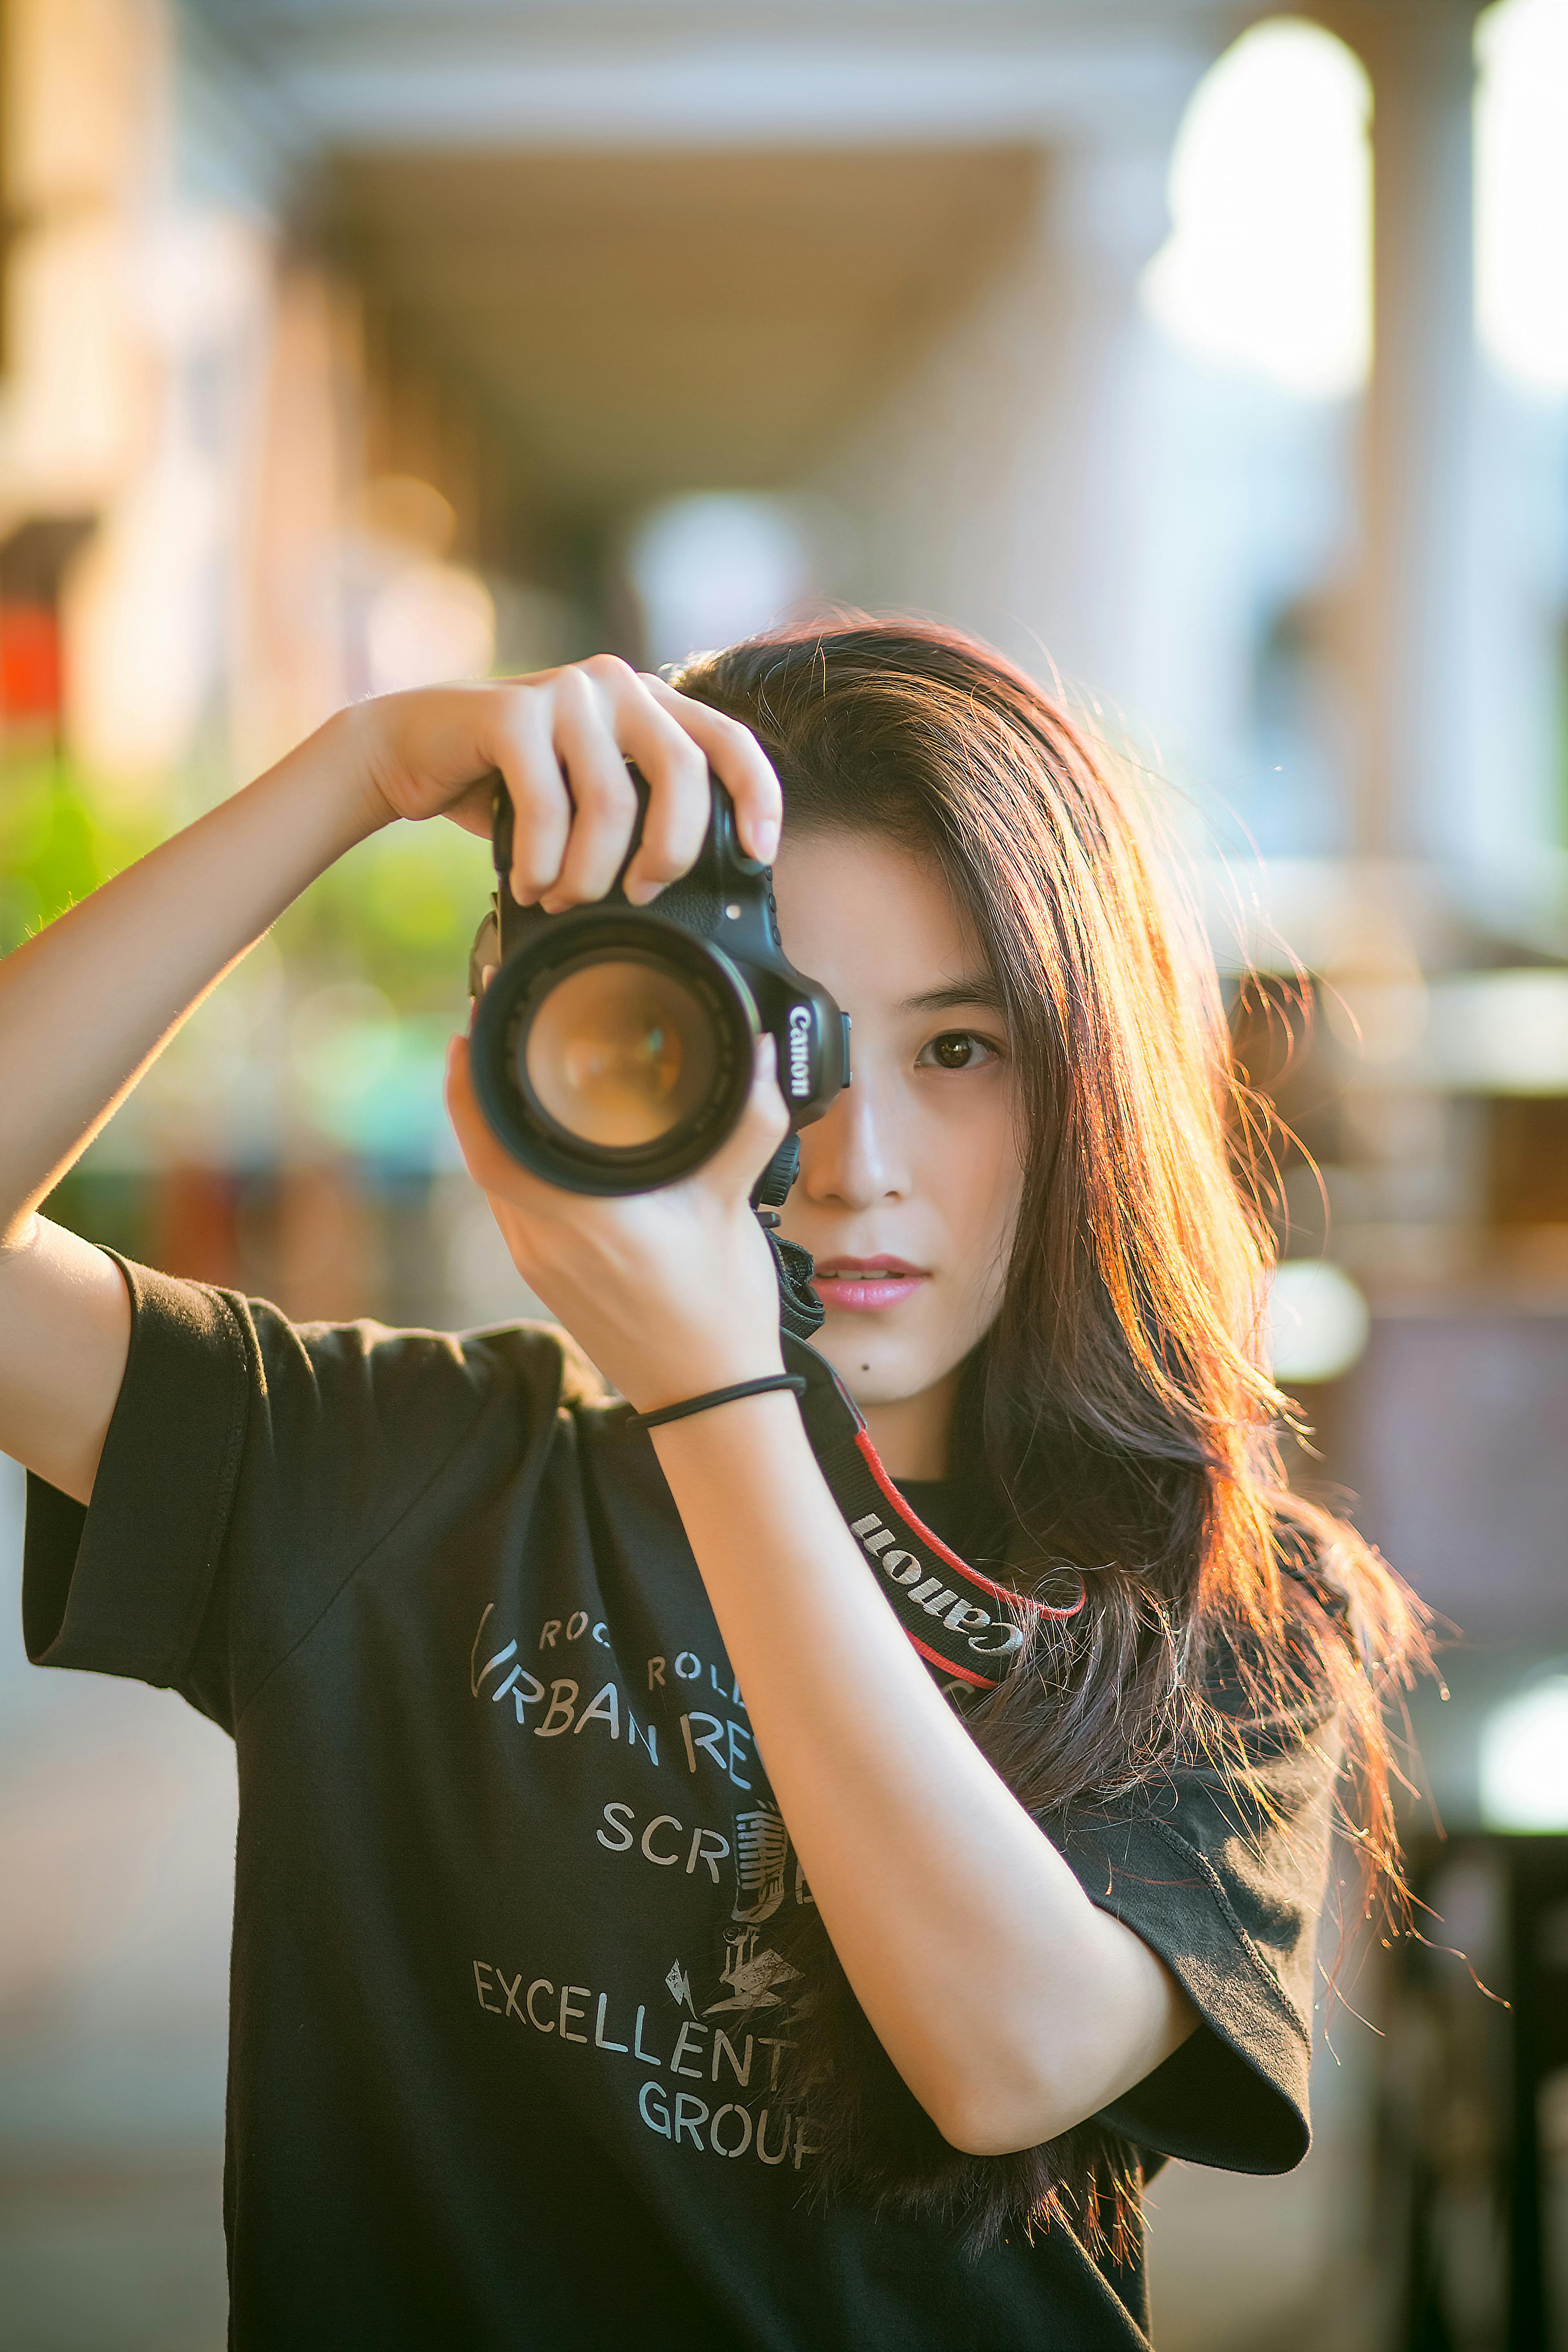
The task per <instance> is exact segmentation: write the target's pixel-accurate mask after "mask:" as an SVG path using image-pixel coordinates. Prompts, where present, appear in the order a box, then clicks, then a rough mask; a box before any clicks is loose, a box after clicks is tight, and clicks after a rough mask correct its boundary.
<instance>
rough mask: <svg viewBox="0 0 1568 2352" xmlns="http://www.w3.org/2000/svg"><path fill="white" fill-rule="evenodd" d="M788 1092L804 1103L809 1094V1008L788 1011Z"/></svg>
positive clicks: (807, 1006)
mask: <svg viewBox="0 0 1568 2352" xmlns="http://www.w3.org/2000/svg"><path fill="white" fill-rule="evenodd" d="M789 1090H790V1092H791V1094H792V1095H794V1096H795V1098H796V1100H797V1101H800V1102H804V1101H805V1098H806V1097H807V1096H808V1095H809V1094H810V1092H811V1007H810V1006H809V1005H808V1004H792V1005H791V1006H790V1009H789Z"/></svg>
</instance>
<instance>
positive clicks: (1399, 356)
mask: <svg viewBox="0 0 1568 2352" xmlns="http://www.w3.org/2000/svg"><path fill="white" fill-rule="evenodd" d="M1312 13H1313V14H1315V15H1317V16H1320V17H1321V21H1323V22H1324V23H1325V24H1327V25H1329V26H1331V29H1332V30H1334V31H1335V32H1337V33H1339V34H1340V35H1341V36H1342V37H1343V38H1344V39H1346V40H1347V41H1349V42H1350V43H1351V44H1352V46H1353V47H1355V48H1356V49H1357V50H1358V52H1359V53H1360V55H1361V57H1362V58H1363V62H1364V64H1365V66H1366V68H1367V71H1368V73H1369V75H1370V76H1371V79H1372V84H1373V218H1374V229H1373V238H1374V244H1373V289H1374V293H1373V301H1374V327H1373V377H1372V383H1371V385H1370V388H1369V391H1368V394H1367V403H1366V423H1365V451H1364V472H1363V482H1364V508H1363V527H1364V531H1365V562H1364V571H1363V591H1362V604H1363V610H1362V614H1361V621H1360V627H1359V630H1358V639H1359V645H1358V652H1359V660H1360V666H1361V672H1362V706H1363V729H1364V732H1363V752H1362V759H1361V763H1360V773H1359V776H1358V779H1357V790H1356V801H1355V808H1354V811H1353V839H1354V845H1355V846H1356V848H1357V849H1358V850H1360V852H1361V853H1362V854H1363V856H1394V857H1413V858H1419V859H1426V860H1430V861H1432V862H1435V863H1440V862H1443V860H1444V859H1445V858H1446V857H1447V858H1450V859H1451V858H1452V857H1454V856H1457V855H1458V853H1459V850H1460V847H1461V844H1462V840H1463V835H1464V830H1465V805H1464V803H1465V793H1466V784H1467V775H1468V765H1469V744H1470V728H1471V692H1472V682H1471V675H1470V672H1471V665H1470V661H1469V658H1468V635H1467V629H1466V598H1467V590H1468V567H1469V528H1468V515H1469V502H1470V495H1471V490H1470V411H1471V389H1472V382H1473V373H1474V328H1473V310H1472V278H1473V272H1472V259H1471V254H1472V241H1473V240H1472V229H1471V212H1472V174H1471V101H1472V92H1473V84H1474V62H1473V55H1474V27H1475V19H1476V16H1477V14H1478V5H1477V0H1383V5H1376V6H1371V5H1366V0H1352V4H1351V5H1346V6H1336V5H1328V6H1324V7H1320V8H1318V9H1316V10H1314V11H1313V12H1312Z"/></svg>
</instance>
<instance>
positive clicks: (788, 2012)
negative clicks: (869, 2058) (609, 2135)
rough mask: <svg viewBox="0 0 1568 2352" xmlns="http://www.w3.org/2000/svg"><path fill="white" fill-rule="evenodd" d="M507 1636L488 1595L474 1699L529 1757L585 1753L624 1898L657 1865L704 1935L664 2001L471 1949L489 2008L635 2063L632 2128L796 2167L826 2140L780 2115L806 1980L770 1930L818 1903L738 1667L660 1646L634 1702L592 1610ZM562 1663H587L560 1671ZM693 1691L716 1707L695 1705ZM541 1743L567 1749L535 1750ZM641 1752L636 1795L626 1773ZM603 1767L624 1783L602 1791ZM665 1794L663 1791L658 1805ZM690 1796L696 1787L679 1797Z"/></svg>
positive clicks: (611, 2063) (676, 1963) (472, 1664)
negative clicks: (748, 1710)
mask: <svg viewBox="0 0 1568 2352" xmlns="http://www.w3.org/2000/svg"><path fill="white" fill-rule="evenodd" d="M503 1630H504V1629H501V1628H498V1626H497V1622H496V1604H495V1603H494V1602H493V1601H492V1602H489V1603H487V1604H486V1606H485V1609H484V1611H483V1612H482V1614H481V1616H480V1619H479V1624H478V1626H477V1628H476V1630H475V1633H474V1639H473V1643H472V1647H471V1651H470V1654H469V1660H468V1691H469V1696H470V1698H471V1699H472V1700H473V1701H474V1703H475V1704H476V1705H477V1706H480V1707H483V1708H489V1709H491V1710H493V1711H494V1712H493V1715H492V1717H491V1719H492V1720H493V1722H494V1723H495V1725H496V1727H497V1729H498V1731H501V1732H502V1733H503V1736H504V1737H505V1738H508V1740H509V1741H510V1740H511V1739H515V1738H518V1737H519V1735H520V1734H521V1735H522V1737H523V1738H524V1741H525V1752H532V1753H534V1754H550V1753H555V1752H560V1753H561V1754H563V1756H569V1757H571V1758H572V1759H574V1764H575V1770H576V1772H577V1773H580V1774H581V1777H582V1780H583V1782H584V1794H585V1795H586V1797H587V1805H586V1808H585V1813H584V1818H585V1819H587V1820H591V1821H592V1823H593V1846H594V1848H595V1851H596V1852H597V1853H598V1854H599V1855H600V1857H601V1859H603V1858H606V1857H608V1858H614V1859H615V1861H616V1862H617V1863H620V1862H622V1861H624V1862H625V1864H627V1865H629V1874H628V1881H627V1884H626V1891H625V1901H626V1905H627V1906H628V1907H632V1906H636V1905H637V1903H638V1902H639V1900H640V1899H641V1897H640V1895H639V1888H638V1882H639V1881H640V1880H641V1878H642V1874H643V1873H644V1872H645V1871H650V1870H651V1871H654V1872H658V1873H659V1874H661V1875H662V1874H666V1873H668V1874H669V1875H668V1882H667V1883H668V1884H669V1885H672V1886H680V1887H684V1888H687V1889H689V1898H688V1897H687V1896H685V1895H683V1896H682V1901H683V1902H686V1901H687V1900H688V1899H689V1916H690V1932H691V1938H692V1940H691V1942H690V1944H689V1946H688V1948H687V1949H686V1950H685V1951H682V1952H680V1953H679V1954H678V1955H677V1956H676V1957H675V1958H673V1959H671V1960H670V1961H669V1964H668V1969H665V1972H664V1974H663V1977H662V1979H661V1990H660V1992H659V1994H658V1996H653V1995H651V1994H650V1995H649V1996H648V1997H647V1998H644V1999H642V2000H637V2001H635V2002H632V2001H627V2000H625V1999H623V1998H621V1997H619V1996H616V1995H615V1994H613V1993H612V1992H610V1991H609V1990H603V1991H601V1990H597V1989H596V1988H595V1987H592V1986H588V1985H582V1984H575V1983H573V1982H571V1981H570V1977H571V1974H572V1971H570V1970H568V1969H562V1968H560V1967H557V1968H555V1969H551V1970H550V1971H549V1972H548V1973H541V1974H538V1975H534V1976H532V1977H530V1974H529V1971H528V1970H527V1969H518V1968H516V1967H515V1966H510V1967H503V1966H502V1965H501V1964H500V1961H499V1960H496V1959H493V1958H490V1959H485V1958H476V1959H475V1960H474V1962H473V1972H474V1990H475V1995H476V1998H477V2000H478V2002H479V2007H480V2008H481V2009H482V2010H483V2011H485V2012H486V2014H487V2015H489V2016H493V2017H496V2018H499V2019H500V2021H501V2022H502V2023H503V2024H515V2025H517V2026H521V2027H522V2028H524V2029H526V2030H527V2031H528V2032H530V2033H531V2035H533V2036H536V2037H538V2038H539V2039H540V2040H542V2041H543V2040H548V2041H550V2042H552V2043H553V2045H554V2047H555V2048H556V2049H557V2050H558V2051H564V2050H566V2049H567V2048H568V2047H570V2046H572V2045H578V2046H580V2047H581V2048H582V2050H583V2052H584V2059H585V2060H586V2061H587V2062H588V2063H595V2064H599V2065H603V2066H608V2067H613V2068H614V2070H615V2075H614V2076H612V2080H614V2079H615V2078H616V2077H617V2076H623V2070H626V2071H625V2073H624V2077H623V2078H624V2080H625V2082H626V2095H627V2096H628V2098H631V2099H632V2101H633V2104H634V2105H635V2107H636V2113H637V2119H638V2121H639V2122H640V2123H641V2125H642V2126H644V2127H646V2128H647V2130H648V2131H649V2132H651V2133H653V2134H654V2135H655V2136H656V2137H658V2138H660V2139H662V2140H664V2141H666V2142H667V2143H668V2146H669V2147H670V2148H671V2149H672V2150H673V2149H677V2148H682V2147H686V2148H691V2149H697V2150H700V2151H702V2152H703V2153H705V2154H707V2155H708V2156H710V2157H720V2158H726V2159H731V2160H732V2159H734V2158H739V2157H742V2156H745V2155H747V2154H750V2155H752V2157H754V2158H755V2159H756V2160H757V2161H759V2162H760V2163H762V2164H763V2165H767V2166H775V2165H776V2166H780V2167H786V2168H787V2169H788V2170H789V2171H791V2172H798V2171H799V2170H800V2168H801V2167H802V2165H803V2164H804V2163H805V2162H806V2161H807V2159H808V2158H810V2157H811V2156H813V2155H814V2154H816V2152H817V2142H816V2134H815V2132H814V2130H813V2127H812V2126H811V2123H810V2121H809V2118H806V2117H804V2116H800V2115H799V2114H797V2113H795V2112H794V2111H793V2110H786V2109H785V2108H784V2105H782V2103H781V2101H780V2098H779V2090H778V2086H779V2079H780V2065H781V2062H782V2060H783V2057H784V2053H785V2052H786V2051H787V2050H788V2049H789V2048H790V2046H791V2036H790V2032H789V2028H790V2025H791V2022H792V2020H793V2017H794V2015H795V2002H796V2000H797V1998H798V1996H799V1994H800V1993H801V1992H802V1991H803V1990H804V1983H803V1979H802V1978H801V1974H800V1971H799V1969H797V1968H796V1967H795V1965H794V1964H793V1963H792V1962H791V1961H789V1960H787V1959H786V1958H784V1954H783V1953H782V1952H781V1951H780V1950H778V1949H777V1948H776V1947H775V1946H774V1945H773V1943H771V1942H770V1941H769V1939H768V1935H767V1923H768V1922H769V1921H770V1920H773V1919H774V1918H775V1917H776V1916H778V1915H779V1914H780V1913H781V1912H782V1911H784V1910H785V1909H788V1908H793V1907H794V1906H800V1905H809V1904H810V1903H811V1902H812V1899H813V1898H812V1895H811V1890H810V1888H809V1887H808V1886H807V1885H806V1882H805V1874H804V1873H803V1871H802V1870H801V1867H800V1864H799V1861H798V1859H797V1857H796V1856H795V1851H794V1848H793V1845H792V1843H791V1841H790V1835H789V1832H788V1829H787V1828H786V1826H785V1823H784V1817H783V1814H782V1813H781V1811H780V1810H779V1808H778V1805H777V1804H776V1802H775V1801H773V1796H772V1792H771V1790H768V1788H767V1785H766V1781H765V1779H764V1777H763V1771H762V1767H761V1764H760V1762H759V1760H758V1758H757V1754H756V1748H755V1743H754V1741H753V1740H752V1735H751V1729H750V1726H749V1724H747V1723H746V1722H745V1721H744V1720H743V1717H744V1712H745V1702H744V1700H743V1699H742V1696H741V1692H740V1686H739V1685H738V1684H737V1683H736V1681H735V1679H734V1677H733V1675H732V1674H731V1670H730V1667H729V1664H728V1661H727V1660H721V1659H716V1658H715V1659H704V1658H701V1657H700V1656H699V1655H698V1654H697V1653H696V1652H695V1651H692V1650H684V1649H681V1650H667V1651H665V1652H664V1653H663V1654H655V1655H653V1656H651V1657H649V1658H648V1659H647V1661H646V1665H645V1667H644V1668H643V1669H642V1670H640V1671H639V1673H638V1675H637V1683H636V1686H635V1687H636V1690H637V1707H636V1708H634V1705H633V1693H632V1686H631V1685H629V1684H628V1678H627V1676H626V1672H625V1665H624V1662H623V1661H622V1660H621V1658H620V1656H619V1654H618V1652H617V1649H616V1644H615V1643H614V1642H613V1640H612V1639H611V1636H610V1632H609V1628H608V1626H607V1624H605V1622H602V1621H600V1622H595V1619H594V1618H593V1616H592V1615H591V1613H590V1612H588V1611H586V1610H583V1609H579V1610H576V1611H574V1612H570V1613H569V1614H566V1615H564V1616H559V1617H550V1618H546V1619H544V1620H543V1621H542V1624H541V1625H540V1627H539V1629H538V1633H537V1635H536V1636H535V1637H533V1638H531V1639H529V1640H528V1641H527V1642H526V1644H525V1643H524V1641H523V1640H522V1639H521V1638H520V1637H518V1636H515V1635H511V1636H510V1637H509V1638H506V1639H502V1631H503ZM595 1652H596V1653H597V1654H598V1656H599V1657H600V1658H601V1659H602V1661H603V1670H604V1672H603V1675H602V1678H600V1679H599V1681H598V1687H597V1688H595V1687H594V1686H593V1685H594V1681H595V1676H594V1675H592V1674H591V1673H590V1672H588V1671H585V1668H586V1666H587V1662H588V1660H589V1659H591V1658H593V1657H594V1656H595ZM541 1653H543V1654H544V1660H543V1662H544V1664H545V1671H543V1672H536V1671H535V1670H534V1667H533V1666H532V1665H531V1664H529V1663H527V1661H528V1659H530V1658H532V1659H536V1660H537V1659H539V1658H540V1655H541ZM579 1660H581V1661H582V1664H578V1661H579ZM568 1661H570V1662H571V1663H572V1664H573V1666H574V1669H575V1671H574V1672H572V1673H570V1674H568V1673H566V1672H564V1671H550V1669H552V1668H555V1667H557V1666H559V1667H560V1668H564V1667H565V1666H566V1664H567V1663H568ZM696 1696H702V1697H704V1698H706V1697H709V1696H711V1697H712V1698H713V1699H714V1700H715V1702H716V1703H717V1705H716V1706H714V1707H709V1706H694V1705H692V1704H691V1701H692V1699H693V1698H694V1697H696ZM637 1708H640V1710H641V1713H640V1714H639V1713H638V1712H637ZM547 1739H562V1740H566V1741H569V1742H570V1746H569V1748H564V1749H563V1750H561V1751H552V1750H539V1749H535V1748H534V1746H533V1743H534V1742H535V1741H539V1740H547ZM579 1740H581V1741H582V1746H581V1747H579V1745H578V1742H579ZM634 1757H635V1759H636V1771H637V1775H638V1776H639V1777H640V1779H641V1780H642V1782H643V1784H644V1785H643V1787H641V1788H638V1787H634V1786H632V1785H631V1784H628V1783H627V1781H626V1774H627V1773H628V1772H629V1771H631V1770H632V1769H633V1764H632V1759H633V1758H634ZM606 1768H608V1769H610V1770H613V1771H614V1773H615V1776H616V1782H617V1783H619V1784H620V1785H619V1787H618V1788H617V1790H616V1793H615V1794H614V1795H608V1796H605V1795H604V1794H603V1793H602V1788H603V1783H602V1780H601V1775H602V1774H603V1772H604V1771H605V1769H606ZM595 1782H598V1783H600V1786H599V1787H598V1788H595V1786H594V1784H595ZM662 1788H668V1799H667V1800H666V1801H664V1802H662V1803H661V1801H660V1794H661V1790H662ZM680 1788H684V1789H685V1790H686V1791H687V1793H686V1794H685V1795H678V1794H677V1793H676V1791H677V1790H678V1789H680ZM726 1798H728V1799H729V1802H728V1804H726V1803H725V1802H724V1800H725V1799H726ZM715 1800H718V1803H717V1805H716V1804H715V1802H714V1801H715ZM595 1809H596V1810H595ZM574 1810H575V1807H574ZM715 1815H717V1818H715ZM667 1949H668V1948H667ZM563 1978H564V1979H566V1980H565V1981H563ZM665 2003H668V2004H669V2007H668V2008H667V2007H665V2006H664V2005H663V2004H665ZM670 2009H673V2011H674V2012H675V2015H676V2016H677V2017H678V2018H679V2030H678V2032H677V2033H676V2036H675V2040H674V2042H673V2044H671V2043H670V2042H669V2040H668V2029H666V2028H661V2027H660V2026H659V2024H658V2022H657V2020H658V2019H659V2018H660V2017H664V2018H668V2017H669V2015H670ZM590 2026H591V2029H592V2030H591V2031H590ZM636 2069H640V2070H642V2073H643V2079H642V2081H641V2082H640V2084H639V2083H637V2076H636V2073H635V2072H633V2071H630V2070H636ZM667 2075H668V2076H670V2077H683V2078H685V2079H686V2080H687V2081H689V2082H698V2081H704V2082H705V2083H706V2085H707V2090H708V2091H709V2092H710V2093H712V2094H713V2095H712V2096H707V2095H700V2094H699V2093H697V2092H696V2091H690V2090H686V2089H682V2088H680V2087H679V2085H678V2084H677V2083H676V2082H674V2081H670V2082H669V2083H668V2084H667V2083H666V2081H665V2080H664V2078H665V2077H666V2076H667ZM723 2091H727V2092H728V2093H729V2094H730V2095H729V2096H728V2097H727V2098H725V2097H721V2096H720V2095H719V2094H720V2093H721V2092H723Z"/></svg>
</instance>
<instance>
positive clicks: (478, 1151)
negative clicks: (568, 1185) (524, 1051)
mask: <svg viewBox="0 0 1568 2352" xmlns="http://www.w3.org/2000/svg"><path fill="white" fill-rule="evenodd" d="M447 1117H448V1118H450V1119H451V1122H452V1132H453V1133H454V1135H456V1137H457V1139H458V1149H459V1150H460V1151H461V1152H462V1155H463V1164H464V1166H465V1167H466V1168H467V1169H468V1173H469V1175H470V1176H471V1177H472V1178H473V1180H474V1181H475V1183H476V1184H477V1185H478V1186H479V1190H480V1191H481V1192H487V1193H489V1194H490V1195H491V1197H492V1198H494V1199H496V1200H506V1201H510V1202H511V1203H512V1205H513V1206H514V1207H516V1208H520V1209H523V1210H528V1209H534V1210H538V1209H540V1208H542V1207H543V1206H544V1205H545V1204H546V1202H548V1198H549V1193H550V1190H551V1188H550V1187H549V1186H548V1185H546V1184H542V1183H541V1181H540V1180H539V1179H538V1177H536V1176H531V1175H530V1173H529V1171H528V1170H527V1169H526V1168H524V1167H522V1166H521V1163H520V1162H519V1161H517V1160H514V1159H513V1158H512V1156H511V1154H510V1151H508V1150H506V1148H505V1146H504V1145H503V1144H502V1143H501V1142H500V1140H499V1139H498V1138H497V1136H496V1134H495V1131H494V1129H492V1128H491V1126H490V1123H489V1119H488V1118H486V1117H485V1115H484V1112H483V1111H482V1110H481V1109H480V1108H479V1097H478V1096H477V1095H476V1094H475V1092H474V1078H473V1065H472V1062H471V1060H470V1058H469V1053H468V1039H467V1038H466V1037H463V1036H456V1037H454V1038H453V1039H452V1040H451V1042H450V1044H449V1045H447Z"/></svg>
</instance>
